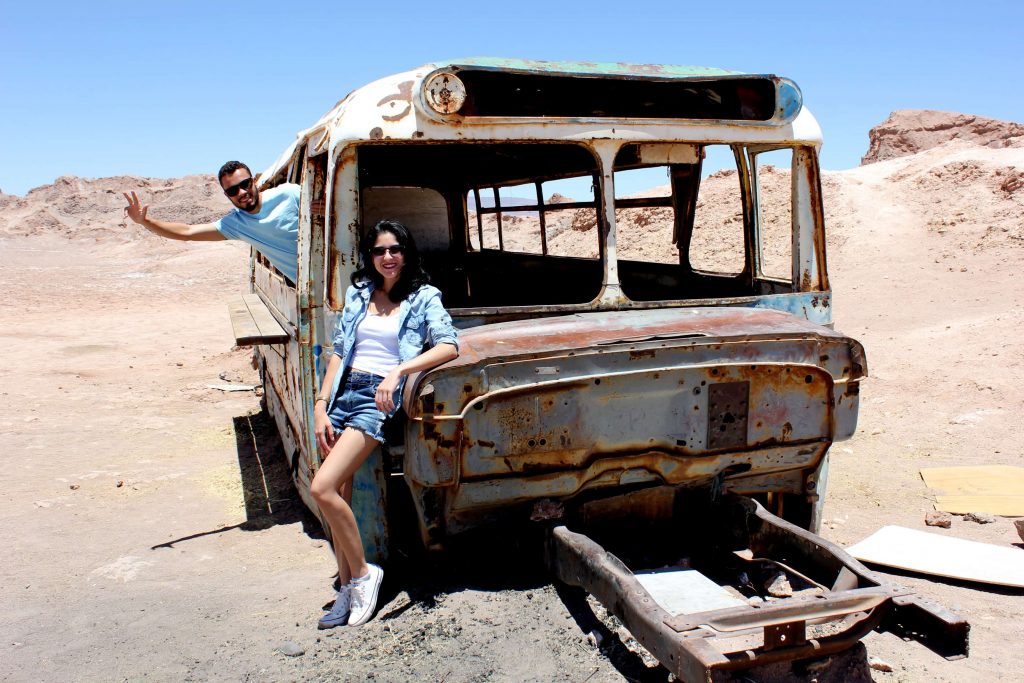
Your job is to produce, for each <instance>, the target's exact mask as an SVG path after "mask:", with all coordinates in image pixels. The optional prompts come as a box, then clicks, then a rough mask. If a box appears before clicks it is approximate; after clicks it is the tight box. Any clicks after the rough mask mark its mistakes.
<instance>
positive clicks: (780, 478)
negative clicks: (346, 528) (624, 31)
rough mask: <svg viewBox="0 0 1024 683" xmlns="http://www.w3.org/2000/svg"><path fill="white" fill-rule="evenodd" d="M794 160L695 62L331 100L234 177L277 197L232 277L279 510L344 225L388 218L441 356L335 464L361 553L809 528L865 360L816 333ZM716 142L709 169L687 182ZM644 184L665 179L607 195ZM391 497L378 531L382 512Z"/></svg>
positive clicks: (808, 203) (299, 441) (481, 65)
mask: <svg viewBox="0 0 1024 683" xmlns="http://www.w3.org/2000/svg"><path fill="white" fill-rule="evenodd" d="M820 145H821V134H820V129H819V127H818V124H817V123H816V121H815V119H814V118H813V116H812V115H811V114H810V112H809V111H807V109H806V108H804V107H803V106H802V97H801V94H800V91H799V89H798V88H797V87H796V85H795V84H794V83H792V82H791V81H789V80H787V79H785V78H780V77H776V76H749V75H742V74H735V73H731V72H725V71H719V70H713V69H699V68H688V67H669V66H651V65H623V64H594V63H545V62H525V61H517V60H496V59H474V60H460V61H455V62H445V63H438V64H430V65H426V66H423V67H421V68H419V69H415V70H413V71H410V72H407V73H403V74H398V75H396V76H392V77H388V78H384V79H381V80H379V81H376V82H374V83H371V84H370V85H367V86H365V87H363V88H360V89H358V90H356V91H354V92H352V93H350V94H349V95H348V96H347V97H345V98H344V99H343V100H341V101H340V102H338V103H337V104H336V105H335V106H334V107H333V108H332V109H331V110H330V111H329V112H327V114H325V115H324V116H323V117H322V118H321V119H320V120H319V121H318V122H317V123H316V124H315V125H313V126H312V127H311V128H309V129H308V130H305V131H302V132H300V133H299V134H298V136H297V139H296V141H295V142H294V143H293V144H292V145H291V146H290V147H289V148H288V149H287V150H286V151H285V152H284V153H283V154H282V155H281V157H280V158H279V159H278V161H277V162H275V163H274V164H273V165H272V166H271V167H270V168H269V169H267V170H266V171H265V172H264V173H262V174H261V176H260V183H261V186H262V187H264V188H265V187H270V186H273V185H276V184H279V183H282V182H289V181H290V182H297V183H300V184H301V186H302V200H301V207H300V231H299V264H298V281H297V283H295V287H292V286H290V283H288V282H287V280H285V279H284V278H283V277H281V275H280V273H277V272H276V271H274V269H273V268H272V266H270V265H269V263H268V262H267V261H266V260H265V259H263V258H262V257H261V256H260V255H259V254H255V253H254V256H253V262H252V264H253V269H252V274H253V275H252V285H253V290H254V292H255V293H256V294H258V295H259V298H260V299H261V300H262V301H263V302H264V303H265V304H266V306H267V307H268V308H269V309H270V312H271V313H272V314H273V316H274V317H275V318H276V319H277V320H278V322H279V323H280V324H281V325H282V327H283V328H284V335H283V337H279V338H277V339H273V340H271V339H268V340H266V341H268V342H271V341H272V342H274V343H265V344H263V345H261V346H259V347H258V358H259V362H260V365H261V369H262V372H263V376H264V381H265V385H266V396H267V402H268V405H269V408H270V410H271V412H272V414H273V415H274V418H275V420H276V422H277V425H278V427H279V430H280V433H281V436H282V440H283V442H284V444H285V450H286V452H287V454H288V457H289V460H290V464H291V468H292V472H293V475H294V478H295V482H296V486H297V488H298V490H299V492H300V494H301V495H302V497H303V498H304V500H305V501H306V503H307V504H308V505H309V506H310V508H311V509H313V510H315V509H316V507H315V504H314V503H313V501H312V499H311V497H310V495H309V482H310V481H311V479H312V475H313V474H314V473H315V471H316V469H317V467H318V466H319V464H320V455H319V453H318V451H317V448H316V444H315V441H314V437H313V430H312V421H313V420H312V416H313V397H314V393H315V390H316V388H317V386H318V383H319V378H320V376H321V374H322V372H323V369H324V367H325V363H324V359H325V347H326V346H327V345H328V344H329V343H330V339H331V335H332V331H333V329H334V325H335V322H336V319H337V316H338V314H339V312H340V308H341V306H342V304H343V301H344V298H343V297H344V291H345V288H346V286H347V285H348V282H349V275H350V274H351V272H352V271H353V269H354V268H355V267H356V263H357V246H356V245H357V242H358V235H359V234H360V232H361V230H363V229H364V228H365V227H366V226H368V225H371V224H373V223H374V222H376V221H377V220H379V219H381V218H384V217H394V218H398V219H399V220H401V221H402V222H403V223H405V224H406V225H408V226H409V227H410V228H411V229H412V231H413V232H414V234H415V236H416V239H417V242H418V244H419V246H420V250H421V252H422V253H423V257H424V261H425V264H426V266H427V269H428V271H429V272H430V274H431V276H432V279H433V281H434V283H435V284H436V285H437V286H438V287H439V288H440V289H441V291H442V293H443V300H444V303H445V305H446V307H447V308H448V309H449V311H450V312H451V314H452V317H453V319H454V321H455V323H456V326H457V327H459V328H460V340H459V345H460V352H461V353H460V356H459V358H458V359H456V360H455V361H452V362H450V363H448V364H446V365H443V366H441V367H438V368H435V369H434V370H431V371H429V372H426V373H424V374H422V375H420V376H418V377H413V378H410V381H408V382H407V386H406V389H405V391H406V395H405V401H404V404H405V409H406V412H407V413H408V417H407V420H406V421H405V423H404V426H403V427H402V428H401V429H402V431H403V432H404V449H402V448H393V449H391V450H390V451H382V450H380V449H378V451H377V452H376V453H374V454H373V455H372V456H371V458H370V459H369V460H368V465H367V466H364V467H363V468H362V469H361V470H360V472H359V473H358V474H357V477H356V483H355V487H354V488H355V493H354V501H353V505H354V507H355V509H356V515H357V518H358V519H360V524H361V532H362V534H363V538H364V544H365V546H366V549H367V554H368V556H369V557H370V558H372V559H375V560H380V559H385V558H386V556H387V553H388V539H389V536H392V535H393V532H394V531H395V530H396V529H395V528H394V525H402V526H409V525H415V526H417V527H418V532H419V535H420V536H421V538H422V540H423V542H424V543H425V544H426V545H427V546H428V547H434V548H437V547H441V546H442V545H443V544H444V542H445V539H446V538H448V537H450V536H451V535H453V534H458V533H459V532H463V531H465V530H468V529H472V528H474V527H478V526H480V525H483V524H486V523H488V522H491V521H492V520H496V519H502V518H506V519H507V518H509V517H513V518H520V519H527V518H529V517H530V516H531V515H534V516H540V517H552V516H553V517H561V518H562V519H574V520H583V521H587V520H597V519H615V518H623V517H627V518H628V517H636V518H638V519H639V518H656V517H662V518H664V517H666V516H668V517H670V516H671V515H672V514H673V509H674V501H675V500H676V498H677V496H678V495H679V494H680V493H681V492H682V493H688V492H693V491H708V492H711V493H712V494H713V495H712V497H715V496H721V495H733V494H740V495H743V496H749V497H752V498H754V499H755V500H757V501H759V502H760V503H761V504H763V506H764V507H765V508H767V509H768V510H769V511H770V512H772V513H775V514H776V515H779V516H781V517H783V518H784V519H786V520H788V521H790V522H793V523H794V524H795V525H796V526H795V527H793V528H794V529H796V528H801V527H802V528H803V529H806V530H810V531H811V532H813V531H816V530H817V529H818V526H819V524H820V521H821V504H822V499H823V495H824V491H825V484H826V479H827V471H828V450H829V447H830V446H831V444H832V443H833V442H835V441H838V440H842V439H846V438H849V437H850V436H851V435H852V434H853V432H854V430H855V428H856V422H857V411H858V396H859V385H860V382H861V380H862V379H863V378H864V377H865V376H866V373H867V369H866V364H865V359H864V352H863V349H862V347H861V345H860V344H859V343H858V342H857V341H855V340H854V339H851V338H849V337H846V336H844V335H843V334H841V333H839V332H836V331H834V330H833V329H832V307H831V292H830V288H829V280H828V274H827V270H826V255H825V225H824V216H823V208H822V197H821V182H820V177H819V166H818V150H819V147H820ZM720 152H724V155H723V157H724V158H725V159H727V160H728V161H729V164H730V168H728V169H726V170H722V171H718V172H716V173H714V174H712V175H710V176H709V175H708V173H707V172H706V169H705V168H704V164H705V161H706V159H708V158H709V157H711V156H714V155H715V154H718V153H720ZM644 169H648V171H646V172H650V171H649V169H656V171H655V172H656V173H663V174H664V175H663V178H664V179H665V181H664V182H666V183H667V184H666V185H665V186H664V187H663V188H661V189H660V190H658V191H653V192H646V193H639V194H630V193H629V192H627V191H625V190H623V189H622V188H621V187H619V185H625V184H627V181H628V180H629V177H630V174H631V173H633V172H637V171H640V170H644ZM588 188H589V189H588ZM723 203H725V204H728V210H727V211H722V210H721V206H720V205H722V204H723ZM318 206H326V210H325V211H319V210H314V207H318ZM652 250H654V251H657V253H654V254H653V255H652ZM659 250H660V251H659ZM257 341H258V340H257ZM396 482H398V483H403V484H404V486H407V487H408V490H409V492H410V493H411V498H412V501H413V504H414V509H415V514H409V515H407V516H406V518H403V519H395V518H394V516H392V515H389V514H388V509H389V507H390V506H389V504H388V496H387V492H388V490H389V489H390V488H393V485H394V484H395V483H396ZM745 500H746V499H745ZM759 509H760V508H759ZM762 512H764V514H765V515H768V517H771V519H773V520H776V521H777V522H779V523H780V524H783V525H785V522H782V521H781V520H779V519H778V518H776V517H774V516H773V515H770V514H769V513H768V512H765V511H764V510H762ZM810 537H813V534H811V535H810ZM813 538H816V537H813ZM819 540H820V539H819ZM822 543H823V544H824V543H825V542H824V541H822ZM563 545H564V544H563ZM826 545H827V544H826ZM565 547H568V546H565ZM816 547H818V549H819V552H825V551H823V550H821V548H824V547H825V545H821V546H816ZM563 554H564V553H563ZM826 554H828V555H829V558H831V559H828V560H827V562H826V564H828V566H830V567H835V568H836V572H838V571H839V568H841V566H840V565H842V566H845V567H854V566H856V567H859V570H856V571H855V572H854V574H856V576H857V577H859V578H855V579H854V580H853V582H852V585H853V586H861V587H865V586H877V585H878V583H877V582H875V581H873V580H872V579H870V578H869V577H868V574H866V573H864V572H866V570H865V569H864V568H863V567H862V566H860V565H859V564H858V563H856V562H855V561H853V560H852V559H851V558H849V557H848V556H845V557H844V559H843V561H842V562H838V561H836V560H835V556H834V555H833V554H832V552H831V551H829V552H828V553H826ZM819 559H820V558H819ZM844 563H845V564H844ZM849 563H853V564H849ZM556 564H558V562H556ZM562 564H563V565H564V564H565V563H564V562H563V563H562ZM569 564H573V563H572V562H569ZM573 566H575V565H573ZM563 569H564V567H563ZM808 571H811V570H808ZM568 573H569V574H572V572H571V571H570V572H568ZM561 574H563V572H560V575H561ZM562 578H563V580H567V581H569V582H572V581H571V580H569V579H567V578H566V576H563V577H562ZM577 578H578V579H579V577H578V576H577ZM606 578H607V577H606ZM832 578H835V577H832ZM847 578H849V577H847ZM826 580H827V581H828V582H830V583H829V585H831V582H832V579H824V578H823V579H822V581H823V582H824V581H826ZM837 580H838V579H837ZM611 581H612V583H615V580H611ZM576 583H578V584H580V585H583V583H584V582H583V581H582V579H580V580H579V581H576ZM847 583H848V584H849V581H847ZM823 585H824V584H823ZM847 587H850V585H847ZM598 588H600V587H598ZM591 589H593V586H591ZM593 590H594V592H595V593H597V592H598V590H597V589H593ZM620 606H621V605H620ZM854 607H856V608H857V609H858V610H859V609H862V608H863V609H868V608H867V607H864V606H863V605H861V604H860V603H856V604H854ZM849 611H857V610H854V609H852V608H851V610H849ZM947 621H948V620H947ZM774 623H775V622H773V624H774ZM774 627H775V626H773V628H774ZM794 633H795V631H794ZM765 634H766V635H765V638H769V635H768V631H767V630H766V631H765ZM659 637H660V636H659ZM965 637H966V636H965ZM954 640H955V638H954ZM693 642H696V641H693ZM766 643H767V641H766ZM768 645H770V643H767V645H766V646H768ZM964 647H966V645H964ZM953 649H956V648H953Z"/></svg>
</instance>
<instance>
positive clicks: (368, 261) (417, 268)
mask: <svg viewBox="0 0 1024 683" xmlns="http://www.w3.org/2000/svg"><path fill="white" fill-rule="evenodd" d="M384 232H389V233H391V234H392V235H394V237H395V239H396V240H397V241H398V243H399V244H401V245H402V246H403V247H405V254H404V256H405V260H404V264H403V265H402V271H401V273H399V275H398V282H396V283H395V286H394V287H392V288H391V291H390V292H388V298H389V299H391V301H393V302H394V303H396V304H397V303H399V302H400V301H403V300H404V299H405V298H406V297H407V296H409V295H410V294H412V293H413V292H415V291H416V290H417V289H419V288H420V287H421V286H423V285H425V284H427V283H429V282H430V276H429V275H427V271H425V270H423V264H422V263H421V262H420V252H419V250H418V249H416V240H414V239H413V238H412V233H411V232H409V229H408V228H406V227H405V226H404V225H402V224H401V223H399V222H398V221H396V220H395V219H394V218H385V219H384V220H382V221H379V222H378V223H377V224H376V225H375V226H373V227H372V228H370V229H369V230H367V231H366V234H364V235H363V237H362V239H361V240H359V268H358V269H357V270H356V272H354V273H352V284H353V285H355V286H356V287H366V285H367V282H372V283H373V286H374V287H380V286H382V285H383V284H384V276H382V275H381V274H380V273H378V272H377V269H376V268H374V267H373V254H372V253H371V250H372V249H373V246H374V245H375V244H376V243H377V238H378V237H380V235H381V233H384Z"/></svg>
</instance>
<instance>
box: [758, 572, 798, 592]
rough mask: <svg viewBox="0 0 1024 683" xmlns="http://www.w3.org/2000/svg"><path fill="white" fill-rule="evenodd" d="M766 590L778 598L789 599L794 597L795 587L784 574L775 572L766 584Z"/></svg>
mask: <svg viewBox="0 0 1024 683" xmlns="http://www.w3.org/2000/svg"><path fill="white" fill-rule="evenodd" d="M764 589H765V590H766V591H767V592H768V595H771V596H773V597H776V598H789V597H792V596H793V587H792V586H791V585H790V584H789V579H788V578H786V575H785V574H784V573H783V572H775V573H774V574H773V575H772V576H769V577H768V579H767V580H766V581H765V582H764Z"/></svg>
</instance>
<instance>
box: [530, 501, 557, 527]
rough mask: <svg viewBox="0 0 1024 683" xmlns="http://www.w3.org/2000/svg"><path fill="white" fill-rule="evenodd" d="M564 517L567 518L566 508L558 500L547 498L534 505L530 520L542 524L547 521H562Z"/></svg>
mask: <svg viewBox="0 0 1024 683" xmlns="http://www.w3.org/2000/svg"><path fill="white" fill-rule="evenodd" d="M563 516H565V506H564V505H562V503H561V502H559V501H557V500H552V499H550V498H545V499H544V500H538V501H537V502H536V503H534V504H533V512H532V513H531V514H530V520H531V521H533V522H541V521H544V520H546V519H561V518H562V517H563Z"/></svg>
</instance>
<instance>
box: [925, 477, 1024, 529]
mask: <svg viewBox="0 0 1024 683" xmlns="http://www.w3.org/2000/svg"><path fill="white" fill-rule="evenodd" d="M921 478H922V479H924V483H925V484H926V485H927V486H928V488H930V489H935V491H933V493H934V494H935V509H936V510H942V511H943V512H951V513H953V514H959V515H964V514H967V513H968V512H991V513H992V514H994V515H1003V516H1005V517H1022V516H1024V467H1012V466H1010V465H980V466H976V467H930V468H925V469H922V470H921Z"/></svg>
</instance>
